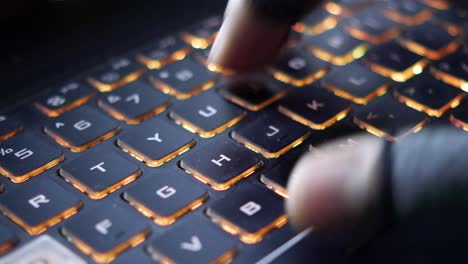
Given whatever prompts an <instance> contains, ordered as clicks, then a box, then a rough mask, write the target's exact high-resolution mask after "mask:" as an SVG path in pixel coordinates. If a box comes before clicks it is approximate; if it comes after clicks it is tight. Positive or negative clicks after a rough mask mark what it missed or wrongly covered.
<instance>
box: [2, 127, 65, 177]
mask: <svg viewBox="0 0 468 264" xmlns="http://www.w3.org/2000/svg"><path fill="white" fill-rule="evenodd" d="M63 159H64V156H63V154H62V152H61V151H60V150H59V149H57V148H56V147H54V146H51V145H50V144H48V143H47V141H46V139H44V138H40V137H37V136H33V135H31V134H28V133H24V134H21V135H18V136H16V137H14V138H11V139H9V140H7V141H4V142H2V143H0V173H1V174H2V175H4V176H5V177H7V178H9V179H10V180H11V181H12V182H14V183H21V182H24V181H26V180H28V179H30V178H31V177H34V176H36V175H38V174H40V173H42V172H44V171H46V170H47V169H49V168H52V167H54V166H55V165H57V164H59V163H60V162H62V161H63Z"/></svg>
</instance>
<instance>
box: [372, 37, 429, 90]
mask: <svg viewBox="0 0 468 264" xmlns="http://www.w3.org/2000/svg"><path fill="white" fill-rule="evenodd" d="M364 61H365V62H366V63H367V64H368V65H369V66H370V67H371V69H372V70H373V71H374V72H376V73H378V74H380V75H382V76H385V77H388V78H391V79H392V80H394V81H396V82H405V81H407V80H409V79H411V78H412V77H413V76H414V75H417V74H419V73H421V72H422V71H423V70H424V68H425V67H426V65H427V64H428V60H427V59H425V58H424V57H422V56H420V55H418V54H415V53H412V52H411V51H409V50H407V49H405V48H403V47H402V46H401V45H399V44H398V43H396V42H395V41H392V42H387V43H384V44H381V45H379V46H375V47H374V48H372V49H370V50H369V52H368V53H367V55H366V56H365V57H364Z"/></svg>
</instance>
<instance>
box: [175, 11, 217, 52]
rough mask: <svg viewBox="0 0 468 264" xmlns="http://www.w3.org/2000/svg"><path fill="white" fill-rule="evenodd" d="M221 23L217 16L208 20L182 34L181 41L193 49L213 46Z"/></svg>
mask: <svg viewBox="0 0 468 264" xmlns="http://www.w3.org/2000/svg"><path fill="white" fill-rule="evenodd" d="M222 22H223V20H222V18H221V17H218V16H215V17H211V18H208V19H206V20H205V21H203V22H201V23H200V24H197V25H195V26H193V27H191V28H189V29H188V30H187V31H186V32H184V33H182V39H183V40H184V41H185V42H187V43H188V44H189V45H191V46H192V47H193V48H195V49H205V48H207V47H208V46H210V45H211V44H213V42H214V40H215V38H216V34H217V33H218V30H219V28H220V27H221V23H222Z"/></svg>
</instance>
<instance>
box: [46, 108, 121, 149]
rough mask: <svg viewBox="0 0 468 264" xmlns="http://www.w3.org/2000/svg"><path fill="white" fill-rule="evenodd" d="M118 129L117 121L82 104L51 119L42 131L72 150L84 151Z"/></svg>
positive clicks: (114, 133)
mask: <svg viewBox="0 0 468 264" xmlns="http://www.w3.org/2000/svg"><path fill="white" fill-rule="evenodd" d="M119 130H120V127H119V125H118V123H117V122H116V121H114V120H112V119H111V118H109V117H107V116H106V115H104V114H102V113H100V112H98V111H96V110H95V109H94V108H92V107H90V106H86V105H85V106H82V107H80V108H77V109H74V110H72V111H70V112H67V113H65V114H63V115H61V116H60V117H58V118H56V119H54V120H53V121H51V122H50V123H49V124H48V125H47V126H45V128H44V132H45V133H46V134H47V135H49V136H50V137H51V138H53V139H54V140H55V141H56V142H57V143H58V144H60V145H61V146H63V147H65V148H69V149H71V150H72V151H74V152H81V151H85V150H87V149H89V148H91V147H93V146H95V145H97V144H99V143H101V142H102V141H105V140H107V139H109V138H111V137H113V136H114V135H116V134H117V133H118V132H119Z"/></svg>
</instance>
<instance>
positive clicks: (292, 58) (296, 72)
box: [272, 45, 329, 86]
mask: <svg viewBox="0 0 468 264" xmlns="http://www.w3.org/2000/svg"><path fill="white" fill-rule="evenodd" d="M328 68H329V65H328V63H327V62H325V61H323V60H320V59H318V58H316V57H314V56H312V55H311V54H310V53H309V52H307V51H306V50H304V47H303V46H302V45H301V46H293V47H290V48H288V49H285V50H284V51H283V52H282V53H281V54H280V55H279V56H278V59H277V60H276V63H275V65H274V66H273V69H272V72H273V77H275V78H276V79H277V80H279V81H282V82H284V83H288V84H292V85H294V86H304V85H308V84H311V83H312V82H314V81H315V80H317V79H320V78H321V77H322V76H323V75H325V73H326V72H327V71H328Z"/></svg>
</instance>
